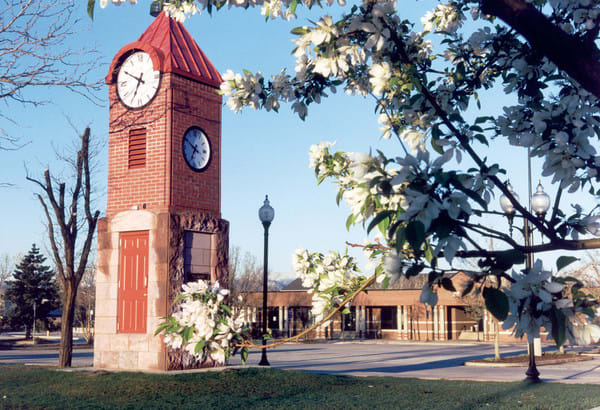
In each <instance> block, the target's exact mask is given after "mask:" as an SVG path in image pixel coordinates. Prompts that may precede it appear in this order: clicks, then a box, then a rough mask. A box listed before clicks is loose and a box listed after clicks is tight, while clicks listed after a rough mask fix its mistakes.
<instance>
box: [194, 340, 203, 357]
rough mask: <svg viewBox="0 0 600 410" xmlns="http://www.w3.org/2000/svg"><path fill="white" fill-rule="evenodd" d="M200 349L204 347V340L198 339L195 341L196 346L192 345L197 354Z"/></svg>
mask: <svg viewBox="0 0 600 410" xmlns="http://www.w3.org/2000/svg"><path fill="white" fill-rule="evenodd" d="M202 349H204V340H200V341H199V342H198V343H196V347H194V353H195V354H198V353H199V352H201V351H202Z"/></svg>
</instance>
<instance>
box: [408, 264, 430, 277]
mask: <svg viewBox="0 0 600 410" xmlns="http://www.w3.org/2000/svg"><path fill="white" fill-rule="evenodd" d="M424 267H425V265H423V264H420V263H416V264H414V265H412V266H411V267H410V268H408V269H407V270H406V277H407V278H410V277H412V276H417V275H418V274H419V273H421V271H422V270H423V268H424Z"/></svg>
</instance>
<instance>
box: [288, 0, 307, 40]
mask: <svg viewBox="0 0 600 410" xmlns="http://www.w3.org/2000/svg"><path fill="white" fill-rule="evenodd" d="M294 2H295V3H296V0H294ZM291 33H292V34H296V35H299V36H301V35H303V34H306V33H308V29H307V28H306V27H295V28H293V29H292V31H291Z"/></svg>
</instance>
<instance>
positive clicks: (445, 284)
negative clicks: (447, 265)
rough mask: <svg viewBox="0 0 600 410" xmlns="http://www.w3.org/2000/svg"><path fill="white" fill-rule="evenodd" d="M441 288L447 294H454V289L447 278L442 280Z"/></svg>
mask: <svg viewBox="0 0 600 410" xmlns="http://www.w3.org/2000/svg"><path fill="white" fill-rule="evenodd" d="M442 286H443V287H444V289H446V290H447V291H448V292H456V288H455V287H454V285H453V284H452V281H451V280H450V279H449V278H442Z"/></svg>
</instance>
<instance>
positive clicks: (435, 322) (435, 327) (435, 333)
mask: <svg viewBox="0 0 600 410" xmlns="http://www.w3.org/2000/svg"><path fill="white" fill-rule="evenodd" d="M432 316H433V317H432V318H431V319H432V320H433V335H432V336H431V340H437V339H438V330H439V326H438V307H437V306H435V307H434V308H433V312H432Z"/></svg>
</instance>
